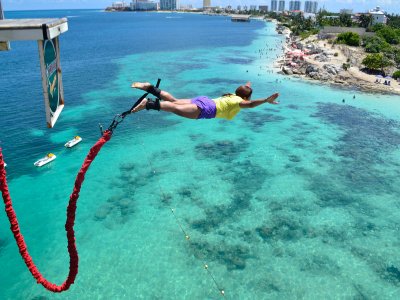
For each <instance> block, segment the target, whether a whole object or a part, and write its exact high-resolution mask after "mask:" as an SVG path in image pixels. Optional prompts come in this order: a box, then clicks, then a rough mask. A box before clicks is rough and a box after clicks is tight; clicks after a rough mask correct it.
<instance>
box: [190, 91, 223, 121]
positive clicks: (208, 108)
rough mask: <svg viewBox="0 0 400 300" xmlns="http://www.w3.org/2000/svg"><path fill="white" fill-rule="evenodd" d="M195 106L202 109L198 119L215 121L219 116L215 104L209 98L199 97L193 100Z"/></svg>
mask: <svg viewBox="0 0 400 300" xmlns="http://www.w3.org/2000/svg"><path fill="white" fill-rule="evenodd" d="M191 102H192V103H193V104H196V105H197V107H198V108H199V109H200V115H199V117H198V119H213V118H215V115H216V114H217V107H216V105H215V102H214V101H213V100H211V99H210V98H208V97H207V96H198V97H196V98H193V99H192V100H191Z"/></svg>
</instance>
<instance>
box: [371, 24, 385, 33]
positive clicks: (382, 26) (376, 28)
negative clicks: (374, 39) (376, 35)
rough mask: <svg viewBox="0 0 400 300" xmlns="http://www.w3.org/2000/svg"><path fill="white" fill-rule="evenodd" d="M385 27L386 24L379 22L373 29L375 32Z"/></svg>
mask: <svg viewBox="0 0 400 300" xmlns="http://www.w3.org/2000/svg"><path fill="white" fill-rule="evenodd" d="M384 27H385V25H383V24H380V23H379V24H375V25H374V26H372V27H371V30H372V31H374V32H377V31H379V30H381V29H383V28H384Z"/></svg>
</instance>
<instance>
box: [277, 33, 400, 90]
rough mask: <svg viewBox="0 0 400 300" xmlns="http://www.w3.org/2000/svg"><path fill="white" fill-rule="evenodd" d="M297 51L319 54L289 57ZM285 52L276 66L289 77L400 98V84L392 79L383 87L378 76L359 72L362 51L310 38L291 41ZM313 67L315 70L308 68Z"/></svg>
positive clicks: (362, 55) (363, 55)
mask: <svg viewBox="0 0 400 300" xmlns="http://www.w3.org/2000/svg"><path fill="white" fill-rule="evenodd" d="M298 48H301V49H302V50H304V51H305V52H306V53H307V51H308V50H310V49H312V50H316V52H318V53H315V54H310V55H304V56H302V55H301V57H293V56H290V55H289V53H290V52H292V51H296V50H297V49H298ZM297 51H298V50H297ZM284 52H285V53H284V55H283V57H281V58H280V59H278V61H277V62H276V66H279V67H280V69H281V70H282V71H283V73H284V74H286V75H292V74H294V75H297V76H300V77H302V78H306V79H312V80H318V81H319V82H324V83H327V84H334V85H337V86H343V87H345V88H355V89H360V90H362V91H365V92H372V93H392V94H400V84H399V82H397V81H396V80H394V79H391V80H390V86H389V85H384V84H383V83H384V82H385V79H380V83H376V81H377V77H376V76H375V75H370V74H366V73H364V72H362V71H361V70H360V67H361V61H362V59H363V58H364V57H365V56H366V54H365V53H364V51H363V49H361V48H357V47H349V46H345V45H331V44H328V43H327V41H326V40H319V39H318V38H317V36H311V37H309V38H307V39H305V40H303V41H301V40H300V39H297V38H296V39H293V38H291V39H290V40H289V41H288V43H287V44H286V46H285V51H284ZM310 53H313V51H311V52H310ZM343 64H350V68H348V69H347V70H345V69H344V68H343ZM310 65H311V66H313V67H314V68H312V67H309V66H310ZM310 70H311V72H310Z"/></svg>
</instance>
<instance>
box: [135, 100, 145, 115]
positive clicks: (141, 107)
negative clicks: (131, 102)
mask: <svg viewBox="0 0 400 300" xmlns="http://www.w3.org/2000/svg"><path fill="white" fill-rule="evenodd" d="M146 104H147V98H144V99H143V100H142V102H140V103H139V104H138V105H137V106H136V107H135V108H134V109H132V110H131V112H132V113H137V112H138V111H141V110H143V109H145V108H146Z"/></svg>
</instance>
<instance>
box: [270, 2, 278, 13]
mask: <svg viewBox="0 0 400 300" xmlns="http://www.w3.org/2000/svg"><path fill="white" fill-rule="evenodd" d="M277 10H278V0H271V11H277Z"/></svg>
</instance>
